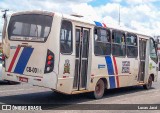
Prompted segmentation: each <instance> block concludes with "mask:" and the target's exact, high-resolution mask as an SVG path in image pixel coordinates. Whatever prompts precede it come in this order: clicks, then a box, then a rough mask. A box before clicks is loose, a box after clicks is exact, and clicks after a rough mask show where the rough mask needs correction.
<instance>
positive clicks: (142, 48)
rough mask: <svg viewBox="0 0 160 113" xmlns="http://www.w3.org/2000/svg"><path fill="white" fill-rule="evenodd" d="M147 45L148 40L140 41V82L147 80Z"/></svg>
mask: <svg viewBox="0 0 160 113" xmlns="http://www.w3.org/2000/svg"><path fill="white" fill-rule="evenodd" d="M146 45H147V40H145V39H140V40H139V58H140V64H139V74H138V81H139V82H144V78H145V67H146V66H145V61H146Z"/></svg>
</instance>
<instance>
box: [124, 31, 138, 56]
mask: <svg viewBox="0 0 160 113" xmlns="http://www.w3.org/2000/svg"><path fill="white" fill-rule="evenodd" d="M126 44H127V56H128V57H131V58H137V56H138V46H137V36H136V35H135V34H131V33H127V36H126Z"/></svg>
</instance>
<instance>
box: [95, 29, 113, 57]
mask: <svg viewBox="0 0 160 113" xmlns="http://www.w3.org/2000/svg"><path fill="white" fill-rule="evenodd" d="M94 36H95V37H94V39H95V40H94V42H95V43H94V53H95V55H110V54H111V43H110V31H109V30H108V29H104V28H95V31H94Z"/></svg>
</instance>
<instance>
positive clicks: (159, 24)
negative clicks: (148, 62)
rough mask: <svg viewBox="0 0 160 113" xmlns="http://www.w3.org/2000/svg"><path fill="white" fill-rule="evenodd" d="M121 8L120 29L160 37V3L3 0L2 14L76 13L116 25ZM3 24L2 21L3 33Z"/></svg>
mask: <svg viewBox="0 0 160 113" xmlns="http://www.w3.org/2000/svg"><path fill="white" fill-rule="evenodd" d="M119 7H120V12H121V13H120V14H121V25H125V26H127V27H128V28H131V29H134V30H138V31H140V32H143V33H147V34H150V35H152V36H154V35H160V0H0V10H3V9H9V10H10V12H9V13H12V12H17V11H24V10H47V11H52V12H61V13H67V14H73V13H74V14H75V13H76V14H80V15H83V16H85V17H88V18H91V19H92V20H97V21H101V22H105V23H111V24H115V25H116V24H118V14H119V13H118V9H119ZM0 16H2V13H1V12H0ZM2 23H3V20H2V18H0V31H1V29H2V25H3V24H2Z"/></svg>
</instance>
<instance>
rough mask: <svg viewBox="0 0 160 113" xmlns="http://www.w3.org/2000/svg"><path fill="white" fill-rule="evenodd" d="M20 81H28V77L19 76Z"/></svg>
mask: <svg viewBox="0 0 160 113" xmlns="http://www.w3.org/2000/svg"><path fill="white" fill-rule="evenodd" d="M19 81H21V82H28V78H25V77H19Z"/></svg>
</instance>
